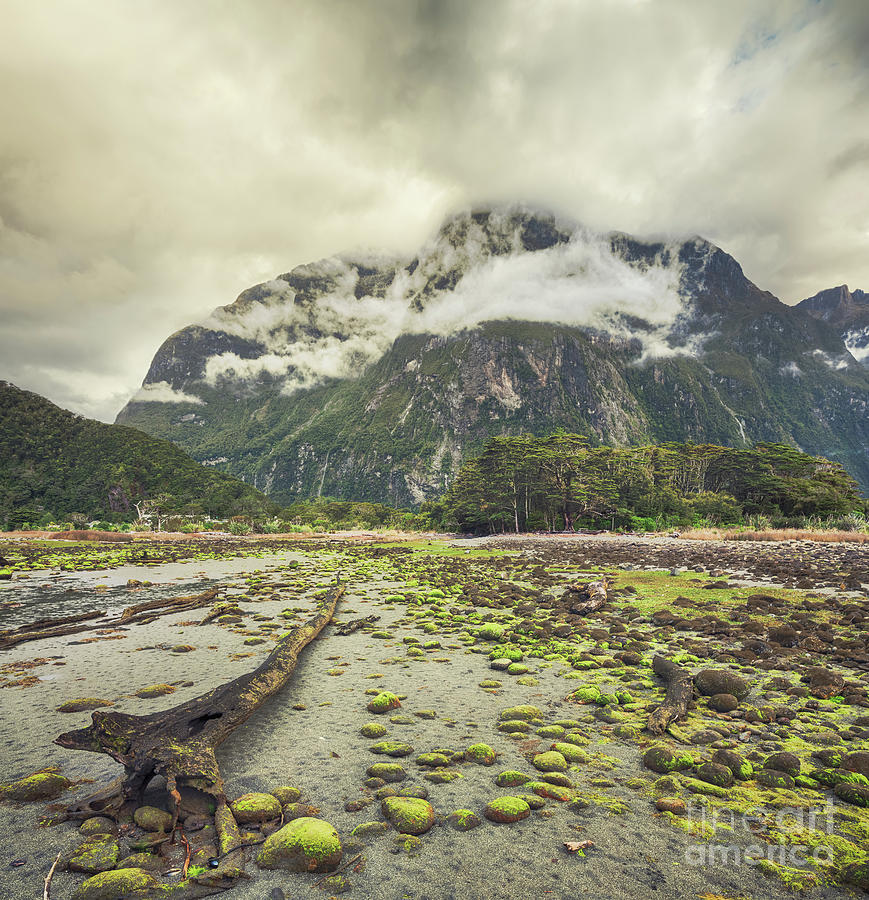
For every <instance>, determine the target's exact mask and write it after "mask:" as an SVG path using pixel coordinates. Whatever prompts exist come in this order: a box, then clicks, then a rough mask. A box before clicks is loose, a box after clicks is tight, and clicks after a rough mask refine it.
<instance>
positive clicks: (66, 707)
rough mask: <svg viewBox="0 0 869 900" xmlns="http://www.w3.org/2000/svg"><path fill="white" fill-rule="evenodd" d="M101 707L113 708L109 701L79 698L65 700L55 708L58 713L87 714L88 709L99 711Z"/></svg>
mask: <svg viewBox="0 0 869 900" xmlns="http://www.w3.org/2000/svg"><path fill="white" fill-rule="evenodd" d="M103 706H114V703H112V701H111V700H101V699H100V698H99V697H79V698H77V699H75V700H67V701H66V703H61V704H60V706H58V707H57V712H59V713H76V712H87V710H89V709H100V708H102V707H103Z"/></svg>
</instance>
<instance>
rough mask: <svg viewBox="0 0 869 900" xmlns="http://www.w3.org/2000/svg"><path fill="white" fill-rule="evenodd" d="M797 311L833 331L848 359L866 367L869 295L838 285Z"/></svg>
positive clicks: (813, 298)
mask: <svg viewBox="0 0 869 900" xmlns="http://www.w3.org/2000/svg"><path fill="white" fill-rule="evenodd" d="M797 307H798V308H799V309H803V310H805V311H806V312H807V313H808V314H809V315H810V316H814V317H815V318H816V319H820V320H821V321H822V322H828V323H829V324H830V325H832V326H833V327H834V328H836V329H837V330H838V331H839V334H840V335H841V336H842V340H843V341H844V342H845V346H846V347H847V348H848V350H849V351H850V352H851V355H852V356H853V357H854V358H855V359H856V360H858V361H859V362H861V363H863V365H865V366H869V294H867V293H866V292H865V291H859V290H856V291H849V290H848V285H847V284H841V285H839V287H834V288H827V290H825V291H821V292H820V293H818V294H815V296H814V297H808V298H806V299H805V300H801V301H800V302H799V303H798V304H797Z"/></svg>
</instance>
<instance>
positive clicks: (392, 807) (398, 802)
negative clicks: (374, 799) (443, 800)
mask: <svg viewBox="0 0 869 900" xmlns="http://www.w3.org/2000/svg"><path fill="white" fill-rule="evenodd" d="M380 808H381V810H382V811H383V815H384V816H385V817H386V819H387V821H388V822H389V824H390V825H392V827H393V828H395V830H396V831H400V832H401V833H402V834H416V835H419V834H425V833H426V832H427V831H428V830H429V829H430V828H431V827H432V825H434V822H435V814H434V809H432V805H431V804H430V803H429V802H428V801H427V800H422V799H420V798H418V797H387V798H386V799H385V800H383V802H382V803H381V804H380Z"/></svg>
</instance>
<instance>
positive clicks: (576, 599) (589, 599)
mask: <svg viewBox="0 0 869 900" xmlns="http://www.w3.org/2000/svg"><path fill="white" fill-rule="evenodd" d="M562 600H563V601H564V602H565V603H567V604H568V605H569V608H570V611H571V612H572V613H576V614H577V615H586V614H587V613H590V612H594V611H595V610H596V609H600V608H601V607H602V606H603V605H604V604H605V603H606V602H607V601H608V600H609V595H608V594H607V583H606V579H601V580H600V581H590V582H588V584H572V585H571V586H570V587H569V588H568V589H567V590H566V591H565V592H564V595H563V597H562Z"/></svg>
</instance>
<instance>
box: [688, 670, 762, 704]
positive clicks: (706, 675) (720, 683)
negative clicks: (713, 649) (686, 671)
mask: <svg viewBox="0 0 869 900" xmlns="http://www.w3.org/2000/svg"><path fill="white" fill-rule="evenodd" d="M694 685H695V687H696V688H697V690H698V691H699V692H700V693H701V694H704V695H706V696H707V697H714V696H715V695H716V694H732V695H733V696H734V697H735V698H736V699H737V700H744V699H745V698H746V697H747V696H748V694H749V692H750V691H751V685H750V684H749V683H748V682H747V681H746V680H745V679H744V678H743V677H742V676H741V675H737V674H736V672H731V671H730V670H729V669H703V670H702V671H701V672H698V673H697V674H696V675H695V676H694Z"/></svg>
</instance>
